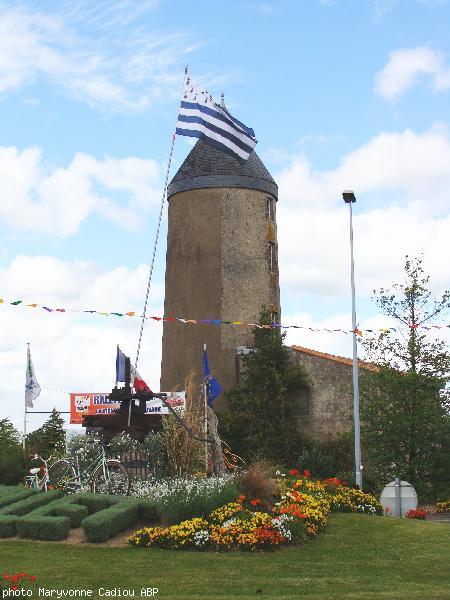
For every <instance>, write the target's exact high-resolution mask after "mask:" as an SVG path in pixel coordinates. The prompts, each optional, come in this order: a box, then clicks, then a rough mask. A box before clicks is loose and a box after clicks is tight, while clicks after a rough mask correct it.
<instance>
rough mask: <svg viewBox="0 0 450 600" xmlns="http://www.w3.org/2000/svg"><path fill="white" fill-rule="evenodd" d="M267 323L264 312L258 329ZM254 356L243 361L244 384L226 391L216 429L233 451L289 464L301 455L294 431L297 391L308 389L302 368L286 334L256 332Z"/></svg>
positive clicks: (248, 456) (297, 433)
mask: <svg viewBox="0 0 450 600" xmlns="http://www.w3.org/2000/svg"><path fill="white" fill-rule="evenodd" d="M268 323H270V319H269V317H268V314H267V313H266V312H262V314H261V317H260V324H268ZM253 335H254V339H255V346H254V352H251V353H250V354H247V355H245V356H244V357H243V367H244V374H243V382H242V384H241V385H239V386H238V387H236V388H235V389H233V390H231V391H229V392H227V394H226V400H227V411H226V412H225V413H224V414H223V415H221V421H220V428H221V430H222V432H223V433H224V434H225V439H226V441H227V442H229V443H230V445H231V447H232V449H233V451H235V452H237V454H239V455H241V456H242V457H244V458H246V459H248V458H264V459H268V460H270V461H274V462H278V463H280V464H284V465H287V466H288V465H292V464H294V462H295V461H296V459H297V457H298V455H299V452H300V450H301V438H300V434H299V432H298V428H297V421H298V414H299V407H298V403H297V402H296V398H297V395H298V392H299V391H300V389H301V388H304V387H305V385H306V384H307V381H306V375H305V373H304V371H303V369H302V368H301V367H299V366H296V365H294V364H293V363H292V361H291V357H290V350H289V349H288V348H287V347H286V346H284V344H283V341H284V338H285V335H286V334H285V333H283V334H281V333H280V331H279V330H278V329H271V328H259V327H257V328H255V329H254V330H253Z"/></svg>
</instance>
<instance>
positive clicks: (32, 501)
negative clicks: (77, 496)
mask: <svg viewBox="0 0 450 600" xmlns="http://www.w3.org/2000/svg"><path fill="white" fill-rule="evenodd" d="M63 495H64V494H63V493H62V492H61V491H60V490H51V491H50V492H45V493H38V494H34V495H33V496H32V497H30V498H26V499H25V500H20V502H15V503H14V504H11V506H5V507H4V508H2V509H0V515H16V516H18V517H21V516H22V515H26V514H27V513H29V512H31V511H32V510H34V509H35V508H38V507H39V506H43V505H44V504H48V503H49V502H52V501H53V500H56V499H57V498H61V497H62V496H63Z"/></svg>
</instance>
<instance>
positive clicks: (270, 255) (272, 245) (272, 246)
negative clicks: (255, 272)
mask: <svg viewBox="0 0 450 600" xmlns="http://www.w3.org/2000/svg"><path fill="white" fill-rule="evenodd" d="M268 259H269V271H270V272H271V273H272V272H273V271H275V269H276V256H275V242H269V249H268Z"/></svg>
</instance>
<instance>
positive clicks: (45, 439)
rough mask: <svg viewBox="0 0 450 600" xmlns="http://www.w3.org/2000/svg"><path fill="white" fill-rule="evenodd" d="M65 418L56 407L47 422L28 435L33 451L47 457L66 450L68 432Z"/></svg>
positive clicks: (29, 445)
mask: <svg viewBox="0 0 450 600" xmlns="http://www.w3.org/2000/svg"><path fill="white" fill-rule="evenodd" d="M63 426H64V419H63V418H62V417H61V415H60V414H59V412H58V411H57V410H56V408H54V409H53V410H52V412H51V414H50V416H49V418H48V419H47V421H45V423H44V424H43V425H42V427H39V429H35V430H34V431H33V432H31V433H30V434H29V435H28V436H27V446H28V449H29V450H30V451H31V452H36V453H37V454H39V455H41V456H43V457H44V458H47V457H48V456H50V454H52V453H54V452H55V451H57V452H64V450H65V440H66V433H65V431H64V428H63Z"/></svg>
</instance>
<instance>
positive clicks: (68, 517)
mask: <svg viewBox="0 0 450 600" xmlns="http://www.w3.org/2000/svg"><path fill="white" fill-rule="evenodd" d="M2 491H3V490H2ZM19 491H21V490H19ZM27 491H28V492H31V494H32V495H31V496H30V494H29V493H28V494H27V496H28V497H27V498H25V499H22V500H19V501H17V502H14V501H13V500H11V502H10V505H8V506H4V507H3V508H2V509H0V537H11V536H14V535H16V533H18V534H19V535H21V536H22V537H28V538H34V539H38V540H63V539H66V538H67V536H68V534H69V531H70V529H71V527H79V526H80V525H81V526H82V527H83V530H84V533H85V535H86V538H87V539H88V540H89V541H90V542H104V541H106V540H108V539H109V538H111V537H113V536H114V535H116V534H117V533H119V532H121V531H123V530H124V529H126V528H127V527H130V526H132V525H134V524H135V523H137V522H138V521H139V520H147V521H148V520H154V519H155V518H156V517H157V516H158V513H157V509H156V506H155V504H154V503H153V502H152V501H149V500H142V499H137V498H136V499H131V498H126V499H125V498H124V497H122V496H110V495H106V494H91V493H84V494H74V495H71V496H64V495H63V493H62V492H61V491H59V490H51V491H49V492H47V493H38V494H36V493H35V492H34V490H27ZM22 497H23V496H21V495H20V494H18V493H17V491H16V493H15V494H14V498H15V499H17V498H22Z"/></svg>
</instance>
